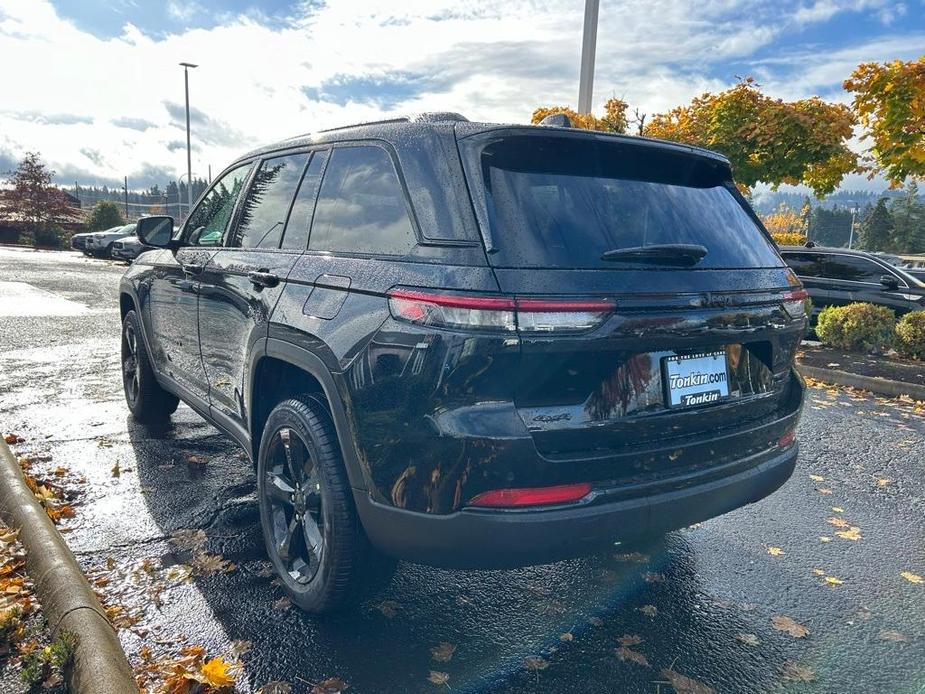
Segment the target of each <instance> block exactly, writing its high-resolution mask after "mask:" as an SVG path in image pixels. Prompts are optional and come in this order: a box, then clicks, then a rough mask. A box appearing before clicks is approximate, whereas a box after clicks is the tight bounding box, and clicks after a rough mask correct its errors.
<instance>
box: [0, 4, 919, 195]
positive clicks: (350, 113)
mask: <svg viewBox="0 0 925 694" xmlns="http://www.w3.org/2000/svg"><path fill="white" fill-rule="evenodd" d="M583 7H584V2H583V0H491V1H489V0H385V1H383V2H372V1H362V0H327V1H326V0H308V1H306V2H286V1H284V0H263V1H262V2H256V0H226V1H225V2H219V1H217V0H184V1H181V0H166V1H163V2H160V1H159V2H148V0H0V66H2V68H0V172H3V171H6V170H8V169H9V168H11V167H12V166H13V165H15V162H16V160H17V159H18V158H19V156H20V155H21V154H22V153H23V152H24V151H26V150H38V151H39V152H41V154H42V156H43V157H44V159H45V160H46V161H47V162H48V163H50V164H51V166H52V167H53V168H54V169H55V170H56V171H57V172H58V181H59V182H60V183H62V184H64V183H68V184H69V183H72V182H73V181H75V180H77V181H79V182H80V183H82V184H89V183H109V184H113V183H116V182H118V183H119V184H121V181H122V176H123V175H127V176H128V177H129V185H130V187H133V188H141V187H146V186H147V185H150V184H151V183H158V184H160V185H161V186H163V184H164V183H165V182H166V180H168V179H170V178H173V177H176V176H178V175H179V174H180V173H182V172H185V170H186V155H185V134H184V120H183V118H184V115H183V73H182V68H180V67H179V66H178V65H177V63H178V62H180V61H189V62H193V63H198V64H199V65H200V67H198V68H197V69H196V70H193V71H192V72H191V76H190V77H191V79H190V99H191V103H192V106H193V112H192V128H193V135H192V138H193V170H194V173H198V174H200V175H203V176H205V174H206V172H207V167H208V166H209V165H211V166H212V170H213V173H216V172H217V171H218V170H220V169H221V168H223V167H224V166H225V165H226V164H227V163H228V162H229V161H230V160H231V159H232V158H233V157H234V156H236V155H237V154H239V153H241V152H243V151H245V150H247V149H250V148H251V147H253V146H255V145H258V144H261V143H264V142H267V141H272V140H275V139H280V138H283V137H289V136H292V135H296V134H300V133H304V132H310V131H312V130H316V129H320V128H325V127H330V126H335V125H340V124H346V123H352V122H357V121H361V120H367V119H373V118H379V117H382V116H388V115H390V114H397V113H409V112H417V111H422V110H451V111H459V112H461V113H463V114H465V115H466V116H467V117H469V118H470V119H472V120H475V119H478V120H491V121H505V122H527V121H528V120H529V117H530V113H531V112H532V110H533V109H534V108H535V107H536V106H537V105H540V104H550V103H555V104H570V105H572V106H574V104H575V102H576V100H577V91H578V87H577V73H578V60H579V52H580V42H581V22H582V12H583ZM923 52H925V0H905V1H904V2H896V1H895V0H893V1H892V2H891V1H888V0H775V1H774V2H767V1H758V0H698V1H697V2H693V1H691V0H628V1H622V2H618V1H617V0H601V9H600V29H599V34H598V62H597V70H596V77H595V98H594V101H595V104H596V105H597V106H599V105H600V104H601V103H603V101H604V100H606V99H607V98H609V97H610V96H613V95H616V96H620V97H622V98H624V99H626V100H627V101H629V102H630V104H632V105H633V106H637V107H639V109H640V110H641V111H643V112H647V113H653V112H657V111H659V110H664V109H667V108H670V107H672V106H675V105H678V104H680V103H683V102H686V101H688V100H689V99H690V98H691V97H692V96H694V95H696V94H698V93H700V92H703V91H706V90H720V89H723V88H725V87H728V86H729V85H730V84H732V83H733V82H734V81H735V80H736V77H737V76H742V75H753V76H755V77H756V78H757V79H758V81H759V82H760V83H761V84H762V85H763V86H764V88H765V90H766V91H767V92H768V93H769V94H771V95H773V96H777V97H781V98H785V99H793V98H800V97H806V96H811V95H814V94H818V95H820V96H822V97H824V98H827V99H831V100H846V98H847V97H846V95H845V94H844V92H843V91H842V89H841V82H842V80H843V79H844V78H845V77H847V76H848V75H849V74H850V72H851V70H852V68H853V67H854V66H855V65H856V64H857V63H858V62H861V61H871V60H873V61H882V60H888V59H893V58H902V59H906V60H908V59H911V58H915V57H917V56H918V55H920V54H922V53H923ZM859 183H860V179H859V178H854V179H852V180H851V181H848V185H857V184H859ZM875 185H876V183H875Z"/></svg>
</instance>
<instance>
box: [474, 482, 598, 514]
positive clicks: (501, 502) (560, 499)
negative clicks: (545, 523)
mask: <svg viewBox="0 0 925 694" xmlns="http://www.w3.org/2000/svg"><path fill="white" fill-rule="evenodd" d="M590 493H591V485H590V484H589V483H588V482H579V483H578V484H560V485H557V486H553V487H524V488H520V489H493V490H491V491H488V492H482V493H481V494H478V495H476V496H475V497H473V498H472V500H471V501H470V502H469V506H482V507H492V508H522V507H524V506H550V505H554V504H567V503H569V502H573V501H579V500H580V499H583V498H584V497H586V496H587V495H588V494H590Z"/></svg>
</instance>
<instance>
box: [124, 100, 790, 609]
mask: <svg viewBox="0 0 925 694" xmlns="http://www.w3.org/2000/svg"><path fill="white" fill-rule="evenodd" d="M172 225H173V220H172V219H170V218H169V217H150V218H147V219H143V220H142V221H141V222H139V235H140V236H141V237H142V240H143V241H145V242H146V243H148V244H150V245H153V246H156V247H157V250H152V251H148V252H146V253H143V254H142V255H141V256H139V258H138V259H137V260H136V261H135V263H134V264H133V265H132V266H131V267H130V268H129V269H128V270H127V271H126V273H125V276H124V278H123V280H122V284H121V309H122V316H123V326H124V327H123V340H122V360H123V373H124V381H125V393H126V399H127V401H128V406H129V408H130V409H131V411H132V413H133V414H134V416H135V417H136V418H137V419H139V420H141V421H142V422H150V421H155V420H159V419H163V418H165V417H167V416H169V415H170V413H171V412H173V411H174V410H175V409H176V407H177V404H178V400H180V399H182V400H183V401H184V402H186V403H187V404H189V405H190V407H192V408H193V409H194V410H196V411H197V412H198V413H200V414H201V415H202V416H203V417H205V418H206V419H208V420H209V421H210V422H211V423H213V424H214V425H215V426H216V427H218V428H219V429H221V430H222V431H224V432H226V433H227V434H229V435H230V436H231V437H233V438H234V439H235V440H237V441H238V442H239V443H240V444H241V445H242V446H243V447H244V448H245V450H246V451H247V452H248V454H249V455H250V456H251V458H252V460H253V461H254V463H255V465H256V469H257V480H258V498H259V504H260V513H261V520H262V523H263V532H264V537H265V540H266V545H267V550H268V553H269V556H270V559H271V560H272V562H273V564H274V566H275V567H276V569H277V571H278V572H279V574H280V577H281V579H282V582H283V585H284V586H285V588H286V590H287V591H288V592H289V594H290V595H291V597H292V599H293V601H294V602H296V603H297V604H299V605H300V606H302V607H303V608H305V609H308V610H312V611H324V610H328V609H332V608H333V607H335V606H337V605H338V604H340V603H343V602H344V601H345V600H346V599H350V598H349V596H351V595H352V594H353V593H354V590H355V589H358V588H361V587H363V586H365V585H367V584H369V582H370V581H371V579H372V574H388V570H389V568H390V567H391V566H392V565H393V562H392V559H394V558H401V559H408V560H412V561H419V562H424V563H430V564H435V565H439V566H446V567H470V568H497V567H511V566H518V565H524V564H530V563H540V562H548V561H553V560H557V559H560V558H564V557H570V556H575V555H579V554H583V553H589V552H595V551H601V550H605V549H607V548H608V547H611V548H612V547H613V546H614V544H619V543H621V542H624V543H632V542H635V541H637V540H639V539H642V538H650V537H653V536H657V535H660V534H663V533H665V532H666V531H669V530H672V529H675V528H680V527H683V526H687V525H690V524H692V523H695V522H697V521H701V520H704V519H707V518H710V517H713V516H716V515H719V514H721V513H725V512H727V511H730V510H732V509H735V508H737V507H739V506H742V505H743V504H747V503H749V502H753V501H756V500H758V499H761V498H763V497H764V496H766V495H767V494H770V493H771V492H772V491H774V490H775V489H777V488H778V487H779V486H780V485H781V484H783V483H784V482H785V481H786V480H787V478H788V477H789V476H790V474H791V473H792V471H793V469H794V465H795V462H796V459H797V445H796V443H795V437H794V429H795V427H796V425H797V420H798V417H799V414H800V407H801V404H802V399H803V390H804V387H803V384H802V381H801V379H800V377H799V376H798V375H797V374H796V372H795V371H794V369H793V362H794V353H795V351H796V348H797V345H798V343H799V340H800V336H801V335H802V333H803V331H804V328H805V316H804V309H803V298H804V296H805V293H804V291H803V289H802V287H801V286H800V283H799V281H798V280H797V279H796V277H795V276H794V274H793V272H791V271H790V270H789V269H788V268H787V266H786V265H785V264H784V262H783V261H782V260H781V258H780V255H778V253H777V250H776V249H775V246H774V245H773V243H772V242H771V240H770V238H769V237H768V235H767V233H766V232H765V231H764V229H763V228H762V227H761V224H760V222H759V221H758V219H757V218H756V217H755V215H754V213H753V212H752V210H751V209H750V208H749V206H748V205H747V203H746V202H745V201H744V200H743V198H742V197H741V196H740V195H739V193H738V191H737V190H736V188H735V186H734V185H733V183H732V175H731V171H730V167H729V162H728V161H727V160H726V159H724V158H723V157H721V156H719V155H716V154H713V153H711V152H708V151H704V150H698V149H694V148H691V147H687V146H681V145H676V144H670V143H666V142H659V141H653V140H647V139H644V138H639V137H626V136H618V135H605V134H601V133H592V132H588V131H582V130H576V129H572V128H568V127H543V126H531V127H522V126H507V125H493V124H477V123H470V122H468V121H466V120H465V119H464V118H462V117H459V116H455V115H453V114H428V115H424V116H418V117H414V118H402V119H397V120H391V121H386V122H379V123H368V124H363V125H359V126H352V127H348V128H341V129H336V130H330V131H326V132H321V133H317V134H314V135H312V136H306V137H298V138H294V139H291V140H286V141H283V142H279V143H277V144H274V145H271V146H269V147H265V148H263V149H260V150H257V151H255V152H252V153H250V154H248V155H246V156H244V157H242V158H241V159H239V160H238V161H236V162H235V163H234V164H232V165H231V166H230V167H229V168H228V169H226V170H225V171H224V172H223V173H222V174H221V175H220V176H219V177H218V179H217V180H216V181H215V183H214V184H213V185H212V186H211V188H210V189H209V190H208V191H207V192H206V193H205V194H204V195H203V196H202V198H201V199H200V200H199V202H198V204H197V206H196V207H195V208H194V209H193V211H192V214H191V215H190V217H189V218H188V219H187V220H186V223H185V224H184V225H183V227H182V228H180V229H179V230H178V231H177V232H176V233H174V232H173V226H172Z"/></svg>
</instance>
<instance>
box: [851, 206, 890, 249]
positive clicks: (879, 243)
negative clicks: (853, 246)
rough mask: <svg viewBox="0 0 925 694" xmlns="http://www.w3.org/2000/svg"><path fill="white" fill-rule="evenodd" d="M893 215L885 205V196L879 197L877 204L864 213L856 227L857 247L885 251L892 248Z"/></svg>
mask: <svg viewBox="0 0 925 694" xmlns="http://www.w3.org/2000/svg"><path fill="white" fill-rule="evenodd" d="M894 244H895V240H894V238H893V216H892V215H891V214H890V210H889V208H888V207H887V206H886V198H880V199H879V200H878V201H877V204H876V205H875V206H874V207H873V208H872V209H871V210H870V212H868V213H867V214H865V215H864V217H863V218H862V221H861V224H860V226H859V228H858V244H857V246H858V248H863V249H864V250H867V251H886V252H890V251H892V250H893V249H894Z"/></svg>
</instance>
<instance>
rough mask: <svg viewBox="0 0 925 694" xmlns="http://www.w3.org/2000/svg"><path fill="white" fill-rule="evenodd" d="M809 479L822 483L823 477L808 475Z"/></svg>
mask: <svg viewBox="0 0 925 694" xmlns="http://www.w3.org/2000/svg"><path fill="white" fill-rule="evenodd" d="M809 479H811V480H812V481H813V482H822V480H824V479H825V477H822V476H821V475H810V476H809Z"/></svg>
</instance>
